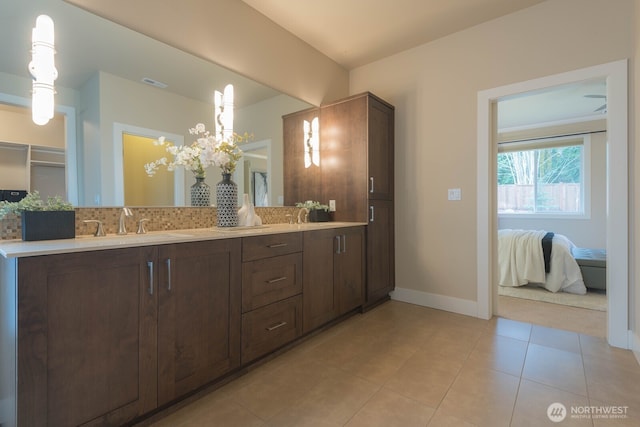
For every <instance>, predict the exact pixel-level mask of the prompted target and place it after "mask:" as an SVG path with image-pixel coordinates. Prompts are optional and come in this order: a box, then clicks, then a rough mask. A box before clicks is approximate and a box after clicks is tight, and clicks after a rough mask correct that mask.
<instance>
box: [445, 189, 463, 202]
mask: <svg viewBox="0 0 640 427" xmlns="http://www.w3.org/2000/svg"><path fill="white" fill-rule="evenodd" d="M448 196H449V200H461V199H462V191H460V189H459V188H450V189H449V192H448Z"/></svg>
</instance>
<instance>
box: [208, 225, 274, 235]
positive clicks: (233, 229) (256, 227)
mask: <svg viewBox="0 0 640 427" xmlns="http://www.w3.org/2000/svg"><path fill="white" fill-rule="evenodd" d="M269 227H270V226H269V225H253V226H240V227H213V230H214V231H220V232H222V233H225V232H236V231H248V230H260V229H264V228H269Z"/></svg>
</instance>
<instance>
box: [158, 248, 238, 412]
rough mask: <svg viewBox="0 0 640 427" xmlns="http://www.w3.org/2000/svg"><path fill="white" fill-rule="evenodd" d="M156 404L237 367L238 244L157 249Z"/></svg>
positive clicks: (162, 402) (167, 400) (173, 397)
mask: <svg viewBox="0 0 640 427" xmlns="http://www.w3.org/2000/svg"><path fill="white" fill-rule="evenodd" d="M158 258H159V264H160V266H159V270H160V272H159V274H160V276H159V283H158V295H159V296H158V298H159V301H158V403H159V404H160V405H161V404H164V403H166V402H169V401H171V400H173V399H175V398H177V397H179V396H181V395H184V394H185V393H188V392H189V391H192V390H195V389H196V388H198V387H200V386H202V385H204V384H207V383H209V382H211V381H213V380H215V379H216V378H218V377H220V376H221V375H223V374H225V373H226V372H229V371H230V370H232V369H233V368H235V367H237V366H238V365H239V363H240V322H241V317H240V295H241V293H240V239H225V240H214V241H206V242H195V243H183V244H175V245H166V246H161V247H160V248H159V256H158Z"/></svg>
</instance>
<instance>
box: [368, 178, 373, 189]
mask: <svg viewBox="0 0 640 427" xmlns="http://www.w3.org/2000/svg"><path fill="white" fill-rule="evenodd" d="M369 182H371V186H370V187H369V193H373V177H372V176H371V177H369Z"/></svg>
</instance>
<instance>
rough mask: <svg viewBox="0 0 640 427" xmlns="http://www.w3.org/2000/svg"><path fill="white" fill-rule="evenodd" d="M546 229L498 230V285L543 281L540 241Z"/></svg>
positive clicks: (542, 257)
mask: <svg viewBox="0 0 640 427" xmlns="http://www.w3.org/2000/svg"><path fill="white" fill-rule="evenodd" d="M545 235H546V231H537V230H536V231H534V230H498V259H499V260H500V263H499V267H500V268H499V281H498V284H499V285H500V286H522V285H526V284H527V283H530V282H533V283H545V280H546V273H545V268H544V255H543V252H542V245H541V243H540V242H541V241H542V238H543V237H544V236H545Z"/></svg>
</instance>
